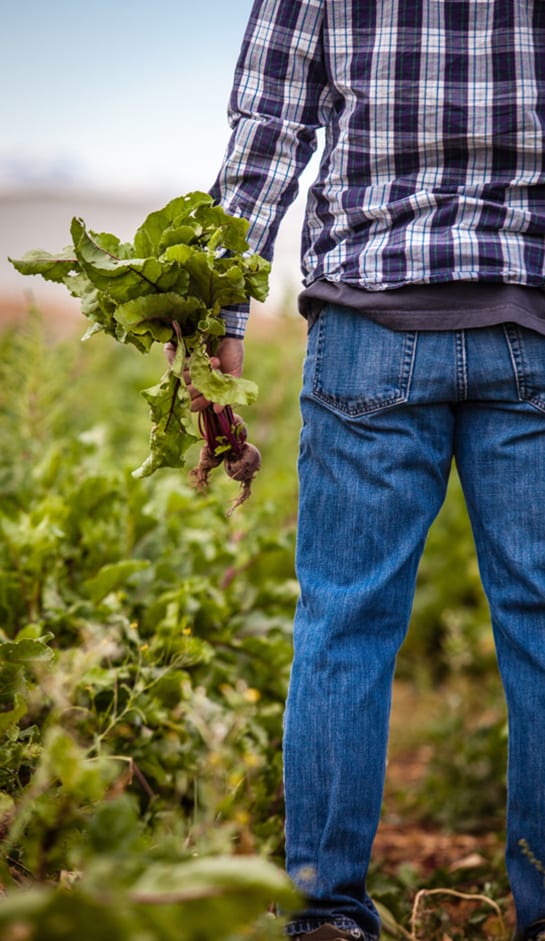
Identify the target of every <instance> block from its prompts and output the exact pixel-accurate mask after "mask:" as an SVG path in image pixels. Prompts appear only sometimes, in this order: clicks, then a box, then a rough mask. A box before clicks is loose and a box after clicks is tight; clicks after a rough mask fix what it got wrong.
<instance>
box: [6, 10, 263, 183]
mask: <svg viewBox="0 0 545 941" xmlns="http://www.w3.org/2000/svg"><path fill="white" fill-rule="evenodd" d="M251 5H252V3H251V0H200V2H199V0H161V2H155V3H154V2H150V0H146V2H144V0H130V2H128V0H93V2H92V3H91V2H87V0H48V2H47V3H43V0H26V2H24V3H21V2H18V3H15V2H12V0H0V11H1V13H2V15H1V18H0V23H1V29H0V80H1V86H0V87H1V88H2V95H1V96H0V186H1V187H2V188H5V187H9V186H13V185H16V184H26V185H33V184H40V183H42V184H43V183H50V182H54V183H72V184H80V183H84V184H89V185H93V186H97V187H99V188H114V189H118V188H123V189H125V190H126V189H131V188H139V187H143V188H147V189H169V190H174V191H176V192H181V191H182V190H184V189H186V190H187V189H188V188H199V189H207V188H208V187H209V185H210V184H211V182H212V181H213V178H214V177H215V174H216V172H217V170H218V168H219V163H220V161H221V157H222V155H223V152H224V150H225V147H226V144H227V140H228V134H229V128H228V124H227V118H226V109H227V100H228V97H229V92H230V88H231V81H232V76H233V71H234V67H235V63H236V59H237V56H238V52H239V48H240V44H241V40H242V36H243V32H244V28H245V25H246V22H247V19H248V16H249V12H250V9H251Z"/></svg>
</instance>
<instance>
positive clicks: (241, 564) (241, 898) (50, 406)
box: [0, 327, 296, 941]
mask: <svg viewBox="0 0 545 941" xmlns="http://www.w3.org/2000/svg"><path fill="white" fill-rule="evenodd" d="M37 332H39V328H38V327H36V328H35V329H34V331H31V334H30V335H29V334H27V335H21V334H6V335H4V337H3V338H2V349H1V363H2V367H1V368H2V372H3V375H2V377H1V378H2V382H1V387H2V390H3V392H2V398H3V401H2V403H1V405H2V411H3V415H4V418H3V423H2V430H1V439H2V440H1V443H2V449H1V458H0V479H1V482H2V512H1V514H0V617H1V624H2V630H1V633H0V640H1V641H2V642H1V643H0V734H1V736H2V764H1V768H0V790H1V797H0V801H1V803H0V814H1V817H2V842H3V848H4V854H3V863H2V868H1V881H2V882H3V883H4V885H5V886H6V887H7V889H8V900H7V902H5V903H3V904H2V906H0V934H1V933H2V926H4V927H5V926H7V925H11V926H13V925H14V924H21V925H23V926H26V928H25V930H26V931H27V933H26V934H22V935H21V936H22V937H25V938H26V937H28V938H40V941H42V939H47V938H49V937H55V938H58V939H60V938H64V937H66V938H68V937H74V936H75V935H76V932H77V934H78V936H81V937H82V938H86V937H91V936H92V937H95V936H96V932H97V931H98V927H97V924H100V925H101V926H102V927H103V929H104V931H106V932H107V936H108V937H109V938H110V939H112V941H116V939H118V938H119V939H120V941H121V939H125V938H129V937H130V938H132V937H136V934H135V932H136V931H137V930H138V931H140V932H141V936H142V937H143V938H144V937H146V938H148V937H149V938H155V937H157V938H167V939H168V938H171V937H172V938H180V937H183V938H193V937H201V936H203V935H202V932H203V926H202V922H203V917H204V915H203V912H204V911H206V912H207V916H206V924H207V931H210V932H213V933H214V934H213V936H214V937H223V936H226V935H229V936H234V934H235V933H236V927H237V925H238V924H240V923H243V924H246V925H247V924H248V923H249V922H250V923H251V919H252V917H253V915H255V914H257V912H259V911H265V910H266V908H267V904H269V903H271V902H272V901H274V900H275V898H280V899H282V898H284V899H286V897H287V896H289V895H290V893H289V891H288V889H287V885H286V882H285V877H284V876H283V874H282V873H281V872H280V871H279V870H277V869H276V868H274V867H272V868H270V864H269V863H267V862H266V859H265V857H269V858H271V857H274V856H275V854H278V853H279V852H280V851H281V845H282V832H283V822H282V795H281V768H280V739H281V717H282V705H283V700H284V696H285V689H286V681H287V672H288V668H289V660H290V625H291V615H292V611H293V605H294V600H295V596H296V588H295V583H294V580H293V573H292V564H291V557H292V541H293V540H292V536H291V535H290V531H291V529H292V527H291V528H290V527H288V529H287V531H284V527H283V525H282V520H280V519H278V517H277V515H276V514H277V511H276V509H275V510H273V508H272V507H267V505H265V506H262V507H261V508H257V507H256V509H255V511H254V513H253V517H252V521H251V526H248V528H246V529H242V528H240V526H241V524H240V523H239V524H238V526H239V528H238V529H236V528H235V526H234V524H233V523H231V522H230V521H229V520H227V519H226V517H225V511H224V503H225V501H224V497H223V496H222V495H221V493H220V494H219V495H218V496H216V495H214V494H212V495H208V496H200V495H196V494H195V491H194V490H193V489H192V488H190V487H188V485H187V483H186V482H185V481H184V478H183V477H180V475H179V474H173V473H172V472H164V473H163V475H162V476H161V477H160V478H157V477H155V478H154V483H153V486H151V485H150V484H149V482H148V481H145V480H135V479H134V477H133V476H132V475H131V473H130V470H129V466H130V465H129V464H128V461H127V460H123V459H120V458H119V454H120V453H121V448H118V447H117V446H116V447H112V442H111V441H108V436H109V433H108V431H105V429H104V426H102V427H101V426H100V425H99V424H95V425H89V423H88V416H87V417H86V416H85V409H86V406H85V404H83V402H82V400H81V398H80V396H78V394H77V392H76V393H75V394H74V393H73V387H72V382H73V378H72V377H73V371H78V372H79V365H80V363H79V362H78V361H77V360H76V359H75V354H74V353H71V352H70V351H66V350H63V349H62V348H48V347H47V346H46V345H45V344H44V343H43V342H41V341H40V338H39V336H38V335H37ZM71 360H72V361H71ZM118 362H120V361H119V360H118ZM121 373H122V368H121V369H120V373H119V374H118V375H117V378H116V388H117V394H118V396H119V395H120V394H121V393H120V391H119V390H120V389H121V388H122V387H123V377H122V375H121ZM78 382H79V383H80V384H81V385H80V392H81V389H82V388H83V387H84V384H85V377H84V376H81V375H80V376H79V379H78ZM15 384H17V390H18V394H17V396H12V395H11V394H10V390H12V389H13V388H14V386H15ZM125 398H126V399H127V400H129V401H130V400H131V396H130V394H129V392H127V394H126V396H125ZM118 404H119V400H118ZM106 405H107V403H106ZM125 417H126V416H125ZM94 418H95V420H96V418H97V416H96V415H95V416H94ZM141 428H142V422H140V423H139V422H134V423H133V422H132V421H131V422H130V423H127V424H126V425H125V428H124V431H123V434H122V437H123V440H124V441H125V443H126V444H127V453H129V452H130V447H129V446H128V445H129V438H130V436H131V434H134V435H135V436H138V435H139V432H140V431H141ZM116 453H117V459H116ZM220 490H221V488H220ZM258 851H259V853H260V859H253V857H252V865H250V864H249V863H248V864H247V863H246V862H245V860H244V859H243V858H242V856H244V855H247V854H255V853H256V852H258ZM226 854H229V861H228V864H227V862H226V860H225V855H226ZM233 854H234V855H233ZM239 857H240V858H239ZM207 867H208V868H207ZM165 873H168V877H167V876H166V875H165ZM59 882H60V883H61V885H68V884H70V885H71V886H72V889H71V891H70V893H68V892H65V893H62V892H61V895H60V896H59V894H58V891H57V890H55V889H54V888H53V886H55V885H56V886H58V885H59ZM23 889H25V890H26V891H25V892H22V890H23ZM216 896H218V900H217V902H215V903H214V901H213V900H214V899H215V898H216ZM74 899H77V904H76V903H75V901H74ZM220 900H221V902H222V904H221V905H220ZM159 902H161V904H159ZM182 902H183V905H182V904H181V903H182ZM144 903H145V904H144ZM174 903H175V904H174ZM214 904H216V905H217V906H218V913H219V912H220V911H221V917H220V914H218V916H217V918H215V917H214V914H213V908H214ZM90 914H92V918H91V920H90V921H89V917H90ZM84 915H85V918H84ZM85 919H87V921H85ZM97 919H98V921H97ZM84 922H85V923H87V924H88V927H87V928H86V929H84V927H83V925H84ZM55 925H56V926H57V927H55ZM59 925H60V926H61V927H60V928H59ZM62 925H65V926H66V927H65V928H62ZM52 926H53V927H52ZM6 930H7V929H6ZM21 930H22V929H21ZM263 930H264V929H263V928H261V929H260V931H263ZM267 930H269V931H270V930H272V929H271V928H270V927H269V926H267ZM86 932H87V933H86ZM146 932H147V933H146ZM2 936H3V937H4V935H2ZM139 936H140V935H139ZM206 936H208V934H207V935H206ZM210 936H212V934H211V935H210ZM6 937H7V935H6Z"/></svg>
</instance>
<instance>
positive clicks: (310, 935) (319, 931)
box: [290, 925, 539, 941]
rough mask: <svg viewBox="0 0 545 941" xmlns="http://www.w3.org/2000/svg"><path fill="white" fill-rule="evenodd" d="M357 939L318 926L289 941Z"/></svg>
mask: <svg viewBox="0 0 545 941" xmlns="http://www.w3.org/2000/svg"><path fill="white" fill-rule="evenodd" d="M357 938H363V931H361V930H360V929H359V928H352V929H351V930H350V931H346V929H344V928H337V927H335V925H320V927H319V928H315V929H314V931H305V932H304V934H296V935H292V936H291V938H290V941H355V939H357ZM538 941H539V939H538Z"/></svg>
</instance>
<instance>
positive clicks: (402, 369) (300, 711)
mask: <svg viewBox="0 0 545 941" xmlns="http://www.w3.org/2000/svg"><path fill="white" fill-rule="evenodd" d="M301 402H302V415H303V427H302V432H301V449H300V457H299V472H300V508H299V529H298V544H297V574H298V578H299V581H300V587H301V596H300V602H299V604H298V608H297V613H296V619H295V627H294V660H293V669H292V675H291V682H290V689H289V695H288V702H287V707H286V716H285V741H284V766H285V789H286V811H287V813H286V839H287V869H288V872H289V874H290V876H291V877H292V879H293V881H294V882H295V884H296V885H297V886H298V887H299V889H300V890H301V891H302V892H303V894H304V896H305V898H306V902H305V905H306V907H305V910H304V911H303V912H301V913H300V915H298V916H297V918H296V920H295V921H294V922H293V923H292V924H291V925H290V926H289V928H288V930H289V931H292V932H296V931H301V930H309V928H311V927H312V926H315V925H316V924H317V923H319V922H320V921H322V922H323V921H334V922H337V921H338V923H339V924H340V925H345V927H346V925H347V924H348V925H351V924H353V923H355V926H359V928H360V929H362V931H363V934H364V937H365V938H366V939H367V941H371V939H375V938H377V937H378V935H379V932H380V921H379V917H378V915H377V912H376V909H375V908H374V906H373V903H372V901H371V899H370V898H369V896H368V895H367V893H366V888H365V886H366V874H367V868H368V864H369V858H370V853H371V846H372V843H373V839H374V836H375V832H376V829H377V825H378V821H379V815H380V810H381V803H382V794H383V782H384V773H385V764H386V748H387V736H388V724H389V711H390V701H391V687H392V678H393V674H394V667H395V661H396V655H397V652H398V650H399V647H400V645H401V643H402V641H403V638H404V636H405V633H406V629H407V624H408V621H409V617H410V612H411V606H412V601H413V595H414V587H415V581H416V574H417V567H418V562H419V559H420V557H421V554H422V550H423V547H424V543H425V540H426V535H427V533H428V530H429V527H430V525H431V523H432V521H433V519H434V518H435V516H436V514H437V512H438V510H439V508H440V507H441V504H442V502H443V500H444V497H445V492H446V488H447V481H448V476H449V470H450V467H451V462H452V459H453V458H454V459H455V461H456V466H457V469H458V473H459V475H460V479H461V482H462V485H463V489H464V494H465V500H466V503H467V508H468V511H469V515H470V518H471V524H472V528H473V533H474V537H475V543H476V547H477V553H478V559H479V564H480V571H481V578H482V582H483V585H484V588H485V591H486V593H487V597H488V601H489V604H490V609H491V616H492V623H493V629H494V635H495V641H496V650H497V656H498V664H499V668H500V672H501V676H502V681H503V685H504V689H505V695H506V701H507V707H508V715H509V765H508V794H509V796H508V811H507V830H508V837H507V846H506V859H507V866H508V872H509V878H510V884H511V888H512V891H513V895H514V899H515V904H516V910H517V919H518V931H517V937H520V936H521V935H522V933H523V931H524V929H525V928H526V927H527V926H528V925H529V924H530V923H532V922H533V921H535V920H537V919H539V918H545V883H544V876H543V873H542V872H540V871H539V867H536V865H535V864H532V862H531V861H530V860H529V858H528V854H527V853H526V854H525V853H524V852H523V851H522V848H521V845H522V844H521V841H525V842H526V844H527V846H528V847H529V848H530V850H531V852H532V853H533V854H534V856H535V857H537V859H538V860H539V861H540V862H541V863H542V864H543V865H545V336H540V335H539V334H537V333H535V332H533V331H530V330H526V329H524V328H519V327H517V326H515V325H512V324H506V325H498V326H493V327H487V328H479V329H475V330H465V331H464V330H460V331H452V332H451V331H449V332H444V333H443V332H413V333H404V332H398V331H395V332H394V331H391V330H388V329H386V328H384V327H382V326H380V325H378V324H376V323H374V322H373V321H370V320H368V319H367V318H365V317H364V316H363V315H362V314H361V313H358V312H355V311H352V310H350V309H348V308H342V307H336V306H332V305H330V306H328V307H326V308H324V310H323V311H322V313H321V315H320V317H319V319H318V321H317V322H316V323H315V325H314V326H313V327H312V329H311V331H310V334H309V341H308V354H307V359H306V363H305V372H304V384H303V392H302V398H301ZM408 721H410V717H408ZM347 920H348V921H347Z"/></svg>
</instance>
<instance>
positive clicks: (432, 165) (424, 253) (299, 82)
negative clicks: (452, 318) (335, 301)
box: [212, 0, 545, 336]
mask: <svg viewBox="0 0 545 941" xmlns="http://www.w3.org/2000/svg"><path fill="white" fill-rule="evenodd" d="M229 118H230V124H231V127H232V129H233V132H232V136H231V139H230V142H229V146H228V149H227V153H226V156H225V160H224V163H223V166H222V168H221V171H220V173H219V176H218V178H217V180H216V182H215V184H214V187H213V188H212V193H213V195H214V196H215V197H216V198H217V200H218V201H219V202H220V203H221V204H222V205H223V207H224V208H225V209H226V210H227V211H229V212H232V213H233V214H236V215H242V216H244V217H246V218H247V219H248V220H249V221H250V230H249V239H250V244H251V247H252V249H253V250H255V251H257V252H260V253H261V254H263V255H265V256H266V257H268V258H271V257H272V252H273V246H274V241H275V237H276V233H277V230H278V226H279V224H280V221H281V219H282V217H283V216H284V214H285V212H286V209H287V208H288V206H289V205H290V203H291V202H292V201H293V199H294V198H295V196H296V194H297V191H298V179H299V176H300V174H301V172H302V170H303V169H304V168H305V166H306V165H307V163H308V161H309V160H310V157H311V156H312V153H313V151H314V150H315V149H316V134H317V130H318V129H319V128H320V127H324V128H325V143H324V150H323V156H322V160H321V164H320V169H319V173H318V176H317V179H316V181H315V183H314V184H313V185H312V187H311V188H310V191H309V194H308V201H307V210H306V216H305V222H304V227H303V234H302V271H303V280H304V284H305V285H307V286H308V285H310V284H312V283H313V282H315V281H317V280H321V279H326V280H328V281H333V282H343V283H345V284H347V285H350V286H353V287H356V288H361V289H366V290H368V291H383V290H387V289H393V288H397V287H401V286H404V285H411V284H431V283H441V282H448V281H485V282H486V281H487V282H492V283H502V282H507V283H511V284H518V285H529V286H534V287H535V286H539V287H542V286H543V285H544V282H545V278H544V274H545V240H544V235H545V168H544V160H543V154H544V136H545V0H255V3H254V7H253V10H252V13H251V16H250V21H249V24H248V27H247V30H246V34H245V37H244V40H243V44H242V49H241V53H240V57H239V61H238V65H237V69H236V74H235V82H234V87H233V91H232V94H231V99H230V106H229ZM225 317H226V320H227V325H228V332H229V333H230V334H232V335H239V336H242V335H243V333H244V322H245V317H246V312H245V310H244V309H243V308H241V309H238V310H232V311H227V312H226V313H225Z"/></svg>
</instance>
